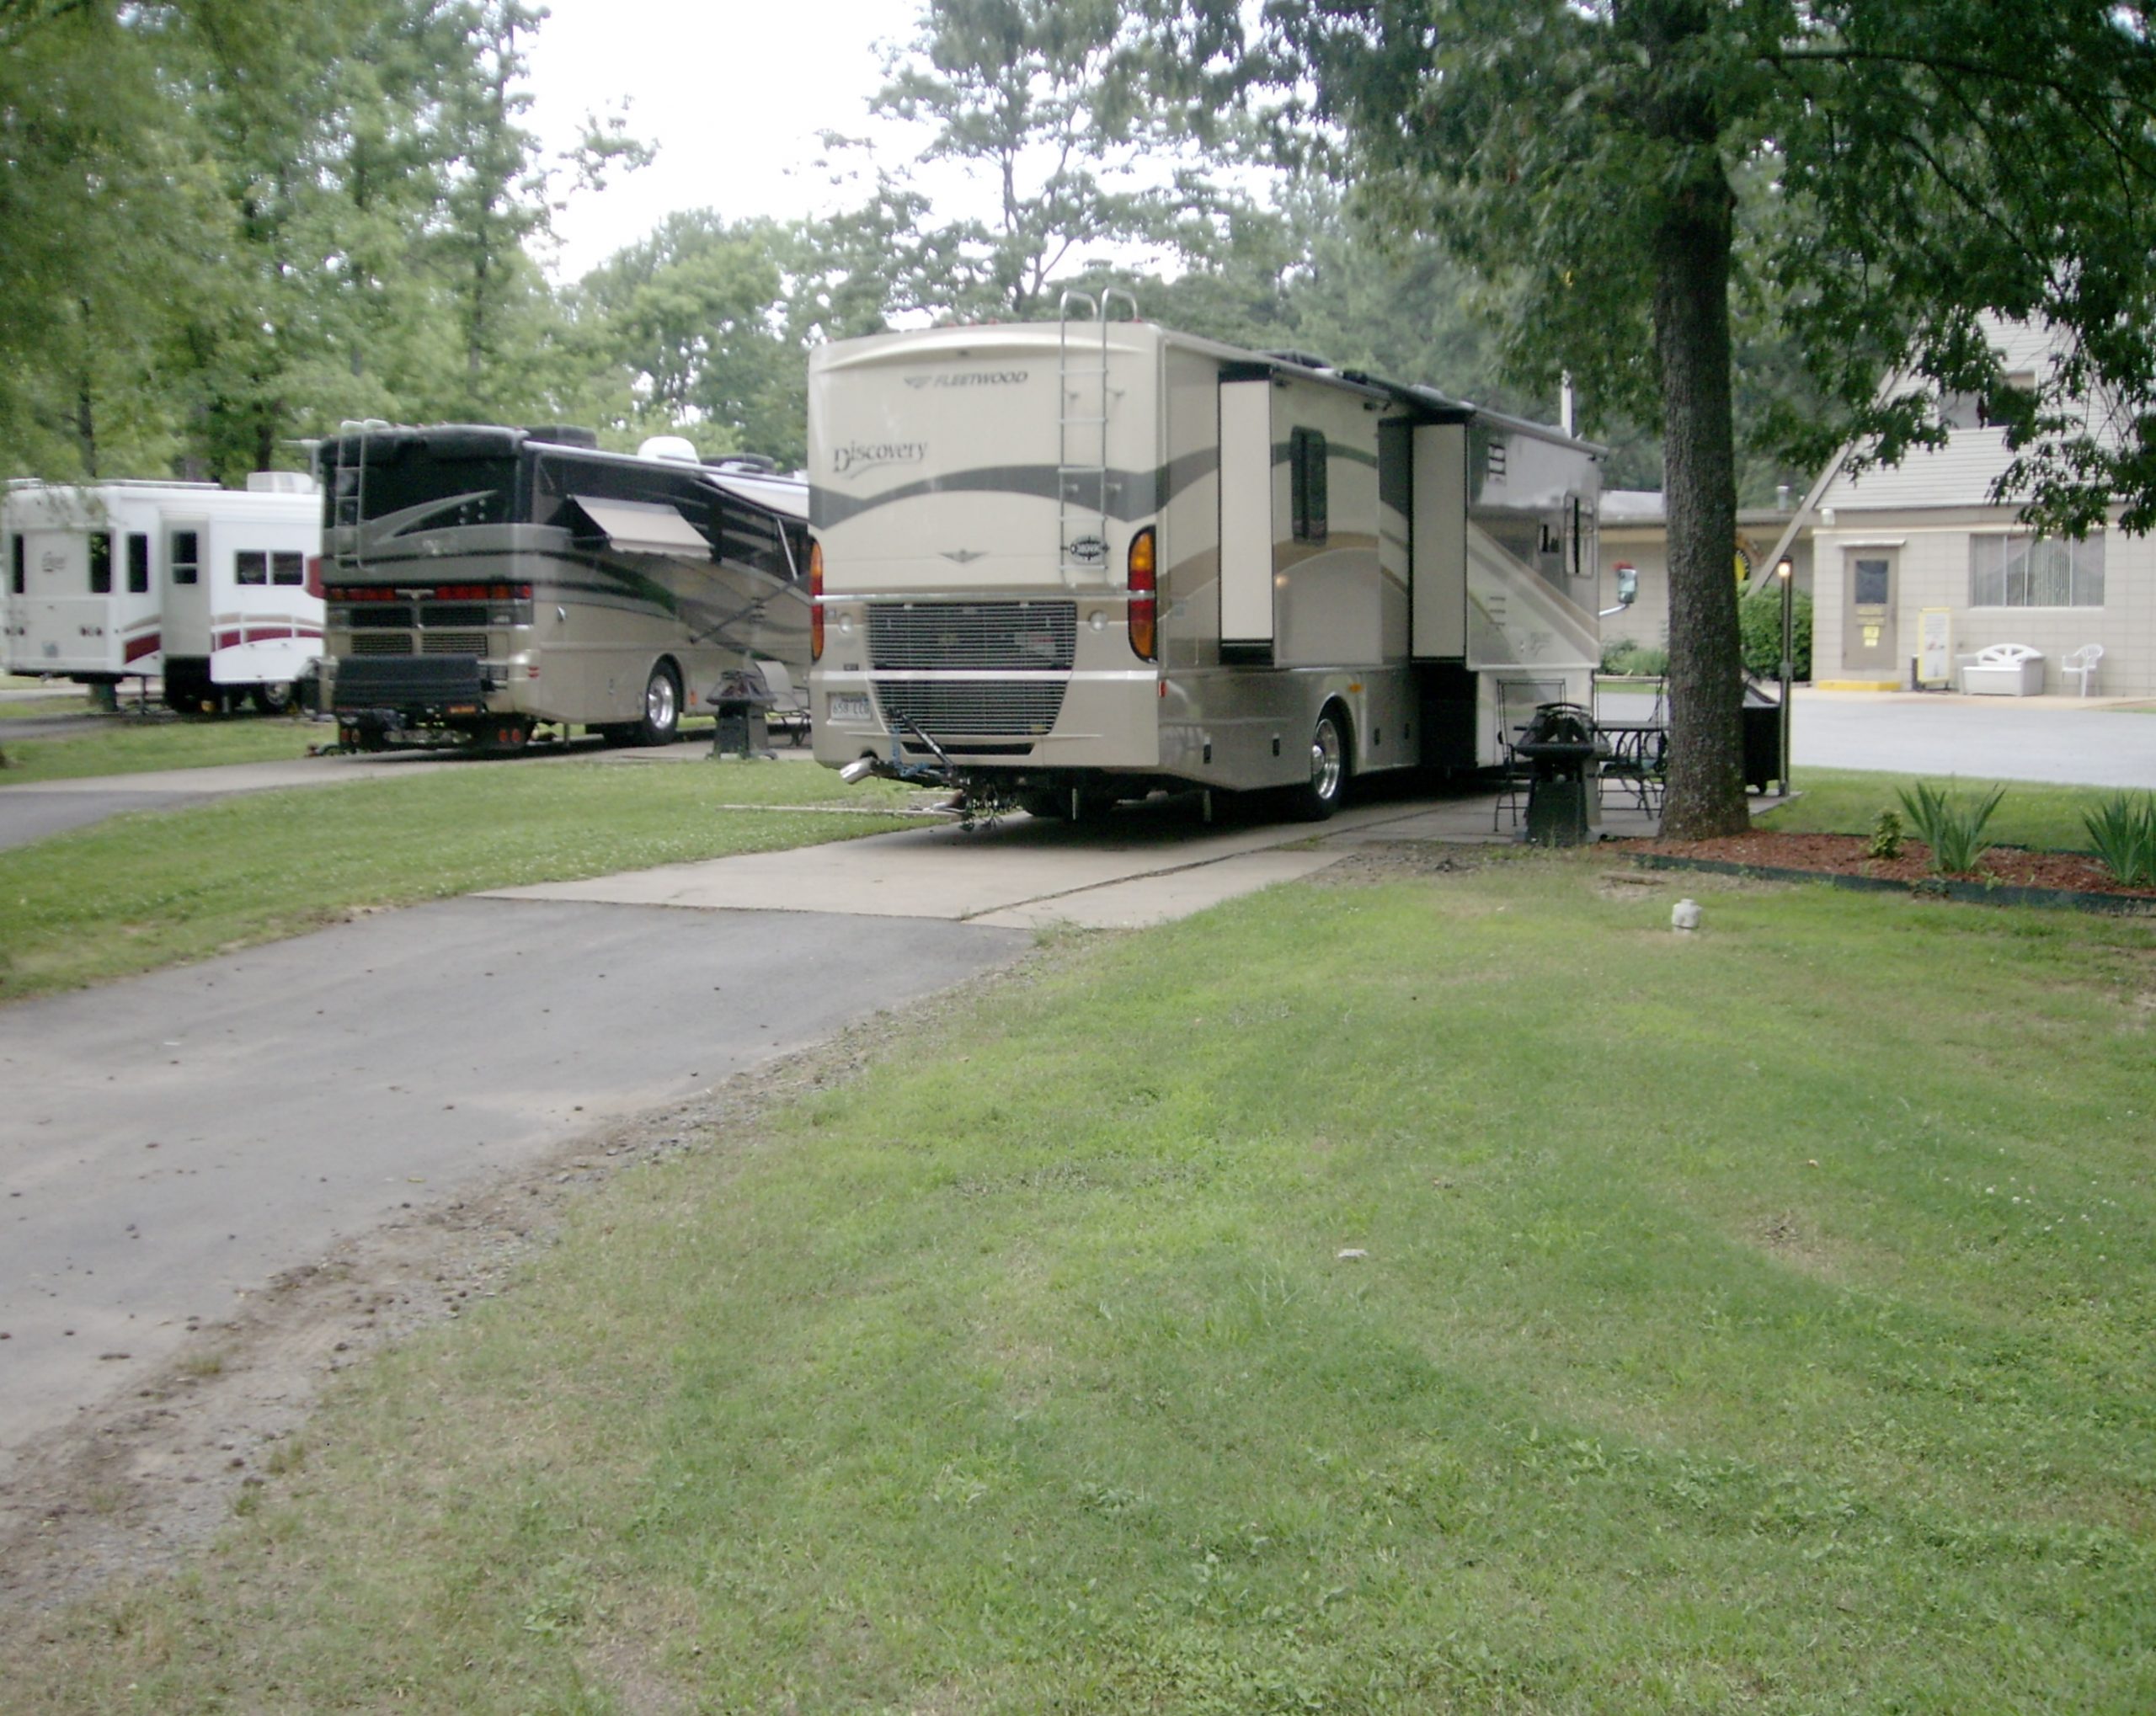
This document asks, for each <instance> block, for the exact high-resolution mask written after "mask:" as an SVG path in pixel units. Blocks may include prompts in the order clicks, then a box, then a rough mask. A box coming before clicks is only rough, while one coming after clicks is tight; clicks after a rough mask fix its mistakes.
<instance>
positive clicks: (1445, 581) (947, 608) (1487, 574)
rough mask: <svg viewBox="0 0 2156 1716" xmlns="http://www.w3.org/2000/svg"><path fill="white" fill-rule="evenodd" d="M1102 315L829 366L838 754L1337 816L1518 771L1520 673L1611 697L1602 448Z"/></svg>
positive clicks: (818, 684)
mask: <svg viewBox="0 0 2156 1716" xmlns="http://www.w3.org/2000/svg"><path fill="white" fill-rule="evenodd" d="M1120 296H1121V295H1119V294H1111V295H1110V297H1111V298H1112V299H1113V298H1118V297H1120ZM1074 299H1075V295H1074ZM1091 308H1092V306H1091V301H1090V300H1087V301H1083V302H1082V303H1079V302H1074V301H1066V303H1065V316H1064V318H1063V319H1062V320H1061V321H1059V322H1047V323H1040V324H1027V325H1017V326H992V327H981V328H937V329H932V330H928V331H925V332H917V333H894V334H881V335H876V336H873V337H871V338H864V339H855V340H846V341H841V342H839V343H837V344H833V345H830V346H826V347H824V348H822V349H819V350H818V351H817V352H815V353H814V354H813V355H812V356H811V359H810V362H809V485H810V491H809V492H810V499H809V508H810V522H811V526H812V529H813V530H814V532H815V534H816V537H817V541H818V547H817V553H818V558H819V567H818V571H817V573H815V576H816V578H818V580H819V584H818V589H817V595H816V613H817V623H816V637H815V640H814V643H813V645H812V647H813V648H814V653H815V655H816V661H815V665H814V669H812V672H811V676H810V679H811V694H812V695H811V706H812V709H813V711H814V727H815V736H816V738H815V743H816V754H817V756H818V758H819V759H820V760H822V761H823V762H825V763H826V764H828V765H831V766H833V767H839V768H846V769H849V770H854V771H858V772H869V771H873V772H878V773H884V774H894V775H907V776H911V777H914V778H926V779H931V780H936V781H945V782H947V783H949V784H951V785H953V786H958V787H959V788H961V789H962V790H963V791H966V792H968V793H969V795H971V796H973V797H975V798H977V799H990V800H995V801H999V802H1005V801H1010V800H1016V801H1017V802H1019V803H1022V804H1023V805H1025V806H1026V807H1027V808H1029V809H1031V810H1033V811H1034V812H1035V813H1040V814H1059V815H1065V816H1077V815H1081V814H1083V813H1085V812H1086V810H1087V809H1088V808H1089V807H1097V806H1098V805H1101V804H1104V803H1107V802H1112V801H1113V800H1114V799H1115V798H1118V797H1135V796H1139V795H1142V794H1144V793H1145V792H1148V791H1152V790H1154V789H1155V788H1158V787H1162V786H1168V787H1194V788H1199V789H1204V790H1211V791H1253V790H1258V789H1266V788H1286V789H1289V791H1292V792H1293V793H1294V796H1295V797H1296V798H1297V800H1298V802H1299V807H1300V808H1301V809H1302V811H1303V812H1304V813H1306V814H1310V815H1313V816H1323V815H1326V814H1328V813H1330V812H1331V809H1332V807H1334V806H1335V805H1336V804H1337V803H1338V802H1340V799H1341V797H1342V795H1343V793H1344V792H1345V791H1346V790H1347V787H1348V782H1349V781H1350V780H1351V779H1352V778H1353V776H1355V775H1364V774H1370V773H1374V772H1377V771H1379V770H1390V769H1402V768H1409V767H1418V766H1428V767H1433V768H1438V769H1442V770H1451V771H1465V770H1473V769H1477V768H1480V767H1483V766H1486V765H1490V764H1492V763H1494V762H1496V761H1497V759H1498V757H1499V753H1500V746H1499V743H1498V731H1497V728H1498V721H1499V717H1498V711H1499V707H1500V704H1499V695H1500V693H1499V686H1500V685H1501V683H1502V682H1506V681H1510V680H1513V679H1519V680H1532V681H1533V682H1534V683H1536V684H1538V685H1542V686H1544V687H1545V688H1547V687H1550V686H1556V687H1561V690H1562V694H1563V695H1565V696H1566V697H1568V698H1570V699H1572V701H1581V702H1584V701H1586V700H1587V697H1588V690H1589V685H1590V678H1591V674H1592V673H1593V668H1594V665H1595V662H1596V655H1597V647H1596V621H1595V610H1594V600H1595V588H1596V580H1595V574H1596V569H1597V568H1596V554H1595V546H1594V542H1593V530H1594V519H1595V511H1596V500H1597V495H1598V488H1599V469H1600V465H1599V461H1600V457H1601V450H1599V449H1598V448H1596V447H1594V446H1593V445H1589V444H1588V443H1586V442H1583V441H1580V440H1575V439H1573V438H1572V437H1570V436H1567V435H1566V434H1562V433H1561V432H1560V431H1558V430H1556V429H1549V428H1545V427H1543V426H1540V425H1538V424H1529V423H1523V422H1520V421H1518V420H1516V419H1513V418H1506V417H1502V416H1499V415H1497V414H1496V413H1491V412H1486V411H1483V410H1481V409H1479V408H1476V407H1475V406H1473V405H1470V404H1467V403H1465V402H1460V401H1457V400H1454V399H1449V398H1447V397H1444V395H1442V394H1439V393H1437V392H1433V391H1432V390H1430V389H1428V388H1424V387H1418V386H1401V385H1398V384H1396V383H1391V382H1386V381H1379V380H1376V379H1374V378H1372V377H1369V376H1362V375H1358V374H1353V373H1347V372H1342V371H1338V370H1332V369H1331V368H1328V367H1326V366H1325V365H1323V364H1321V362H1319V361H1318V360H1314V359H1310V358H1306V357H1302V356H1299V355H1294V354H1266V353H1260V352H1251V351H1241V350H1238V349H1234V348H1232V347H1229V346H1224V345H1219V344H1214V343H1213V342H1210V341H1208V340H1203V339H1198V338H1193V337H1191V336H1188V335H1185V334H1179V333H1171V332H1170V331H1169V330H1167V329H1166V328H1157V327H1154V326H1152V325H1150V324H1149V323H1145V322H1139V321H1136V320H1118V319H1113V318H1112V317H1105V316H1096V317H1091V318H1090V319H1088V318H1086V317H1081V316H1079V315H1075V314H1074V313H1073V312H1074V311H1079V310H1091Z"/></svg>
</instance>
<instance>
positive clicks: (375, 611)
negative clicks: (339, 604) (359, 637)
mask: <svg viewBox="0 0 2156 1716" xmlns="http://www.w3.org/2000/svg"><path fill="white" fill-rule="evenodd" d="M344 623H345V624H346V625H347V626H350V627H351V628H352V630H353V631H355V632H361V631H366V632H389V631H395V630H400V629H402V628H403V627H404V626H409V625H410V624H411V623H412V609H411V606H410V605H409V604H408V603H405V602H392V603H388V604H382V605H373V606H370V605H367V604H366V603H364V602H355V603H354V604H353V605H351V606H350V608H348V609H346V610H344Z"/></svg>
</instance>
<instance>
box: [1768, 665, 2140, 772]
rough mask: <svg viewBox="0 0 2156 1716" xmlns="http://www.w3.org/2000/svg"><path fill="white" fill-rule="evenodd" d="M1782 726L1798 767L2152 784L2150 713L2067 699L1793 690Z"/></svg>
mask: <svg viewBox="0 0 2156 1716" xmlns="http://www.w3.org/2000/svg"><path fill="white" fill-rule="evenodd" d="M1790 749H1791V750H1792V752H1793V753H1794V755H1793V757H1792V760H1793V761H1794V762H1795V764H1796V766H1797V767H1799V768H1822V769H1877V770H1887V771H1891V772H1892V773H1896V774H1908V775H1966V776H1968V777H1970V778H1972V779H1977V780H1998V781H2043V782H2047V783H2050V784H2053V785H2071V786H2124V787H2156V714H2141V713H2137V712H2136V711H2132V710H2131V709H2123V708H2118V707H2115V706H2108V705H2106V704H2105V703H2101V702H2095V701H2081V700H2079V699H2075V698H2070V697H1965V696H1961V695H1958V694H1951V693H1944V692H1939V693H1928V692H1880V691H1815V690H1810V689H1809V688H1806V687H1799V688H1798V690H1797V693H1796V702H1795V704H1794V705H1793V706H1791V708H1790Z"/></svg>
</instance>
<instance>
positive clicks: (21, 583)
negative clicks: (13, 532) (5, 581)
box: [8, 536, 26, 595]
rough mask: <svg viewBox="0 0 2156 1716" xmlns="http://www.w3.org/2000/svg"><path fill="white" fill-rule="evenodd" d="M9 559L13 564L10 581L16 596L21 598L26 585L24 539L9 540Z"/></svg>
mask: <svg viewBox="0 0 2156 1716" xmlns="http://www.w3.org/2000/svg"><path fill="white" fill-rule="evenodd" d="M8 560H9V562H10V564H11V572H10V579H11V581H12V583H13V585H14V590H15V594H17V595H21V594H23V593H24V588H25V584H26V580H25V578H24V569H23V568H24V560H23V539H22V538H21V537H20V536H10V537H9V538H8Z"/></svg>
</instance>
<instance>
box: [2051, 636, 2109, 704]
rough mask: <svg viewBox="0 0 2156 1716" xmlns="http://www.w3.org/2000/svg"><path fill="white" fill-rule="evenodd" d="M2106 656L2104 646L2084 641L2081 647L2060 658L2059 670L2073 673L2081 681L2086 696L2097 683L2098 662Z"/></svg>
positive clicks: (2064, 672)
mask: <svg viewBox="0 0 2156 1716" xmlns="http://www.w3.org/2000/svg"><path fill="white" fill-rule="evenodd" d="M2103 658H2104V646H2103V645H2102V644H2100V643H2084V644H2083V645H2082V646H2081V647H2080V648H2079V649H2077V650H2073V651H2070V652H2068V653H2067V654H2065V655H2063V656H2061V657H2060V658H2059V662H2058V670H2059V671H2060V672H2061V673H2062V674H2072V675H2073V676H2074V677H2075V678H2077V679H2079V680H2080V681H2081V695H2083V696H2084V697H2086V696H2087V695H2089V690H2090V688H2091V687H2092V686H2094V685H2095V683H2096V663H2098V662H2100V661H2101V660H2103Z"/></svg>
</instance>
